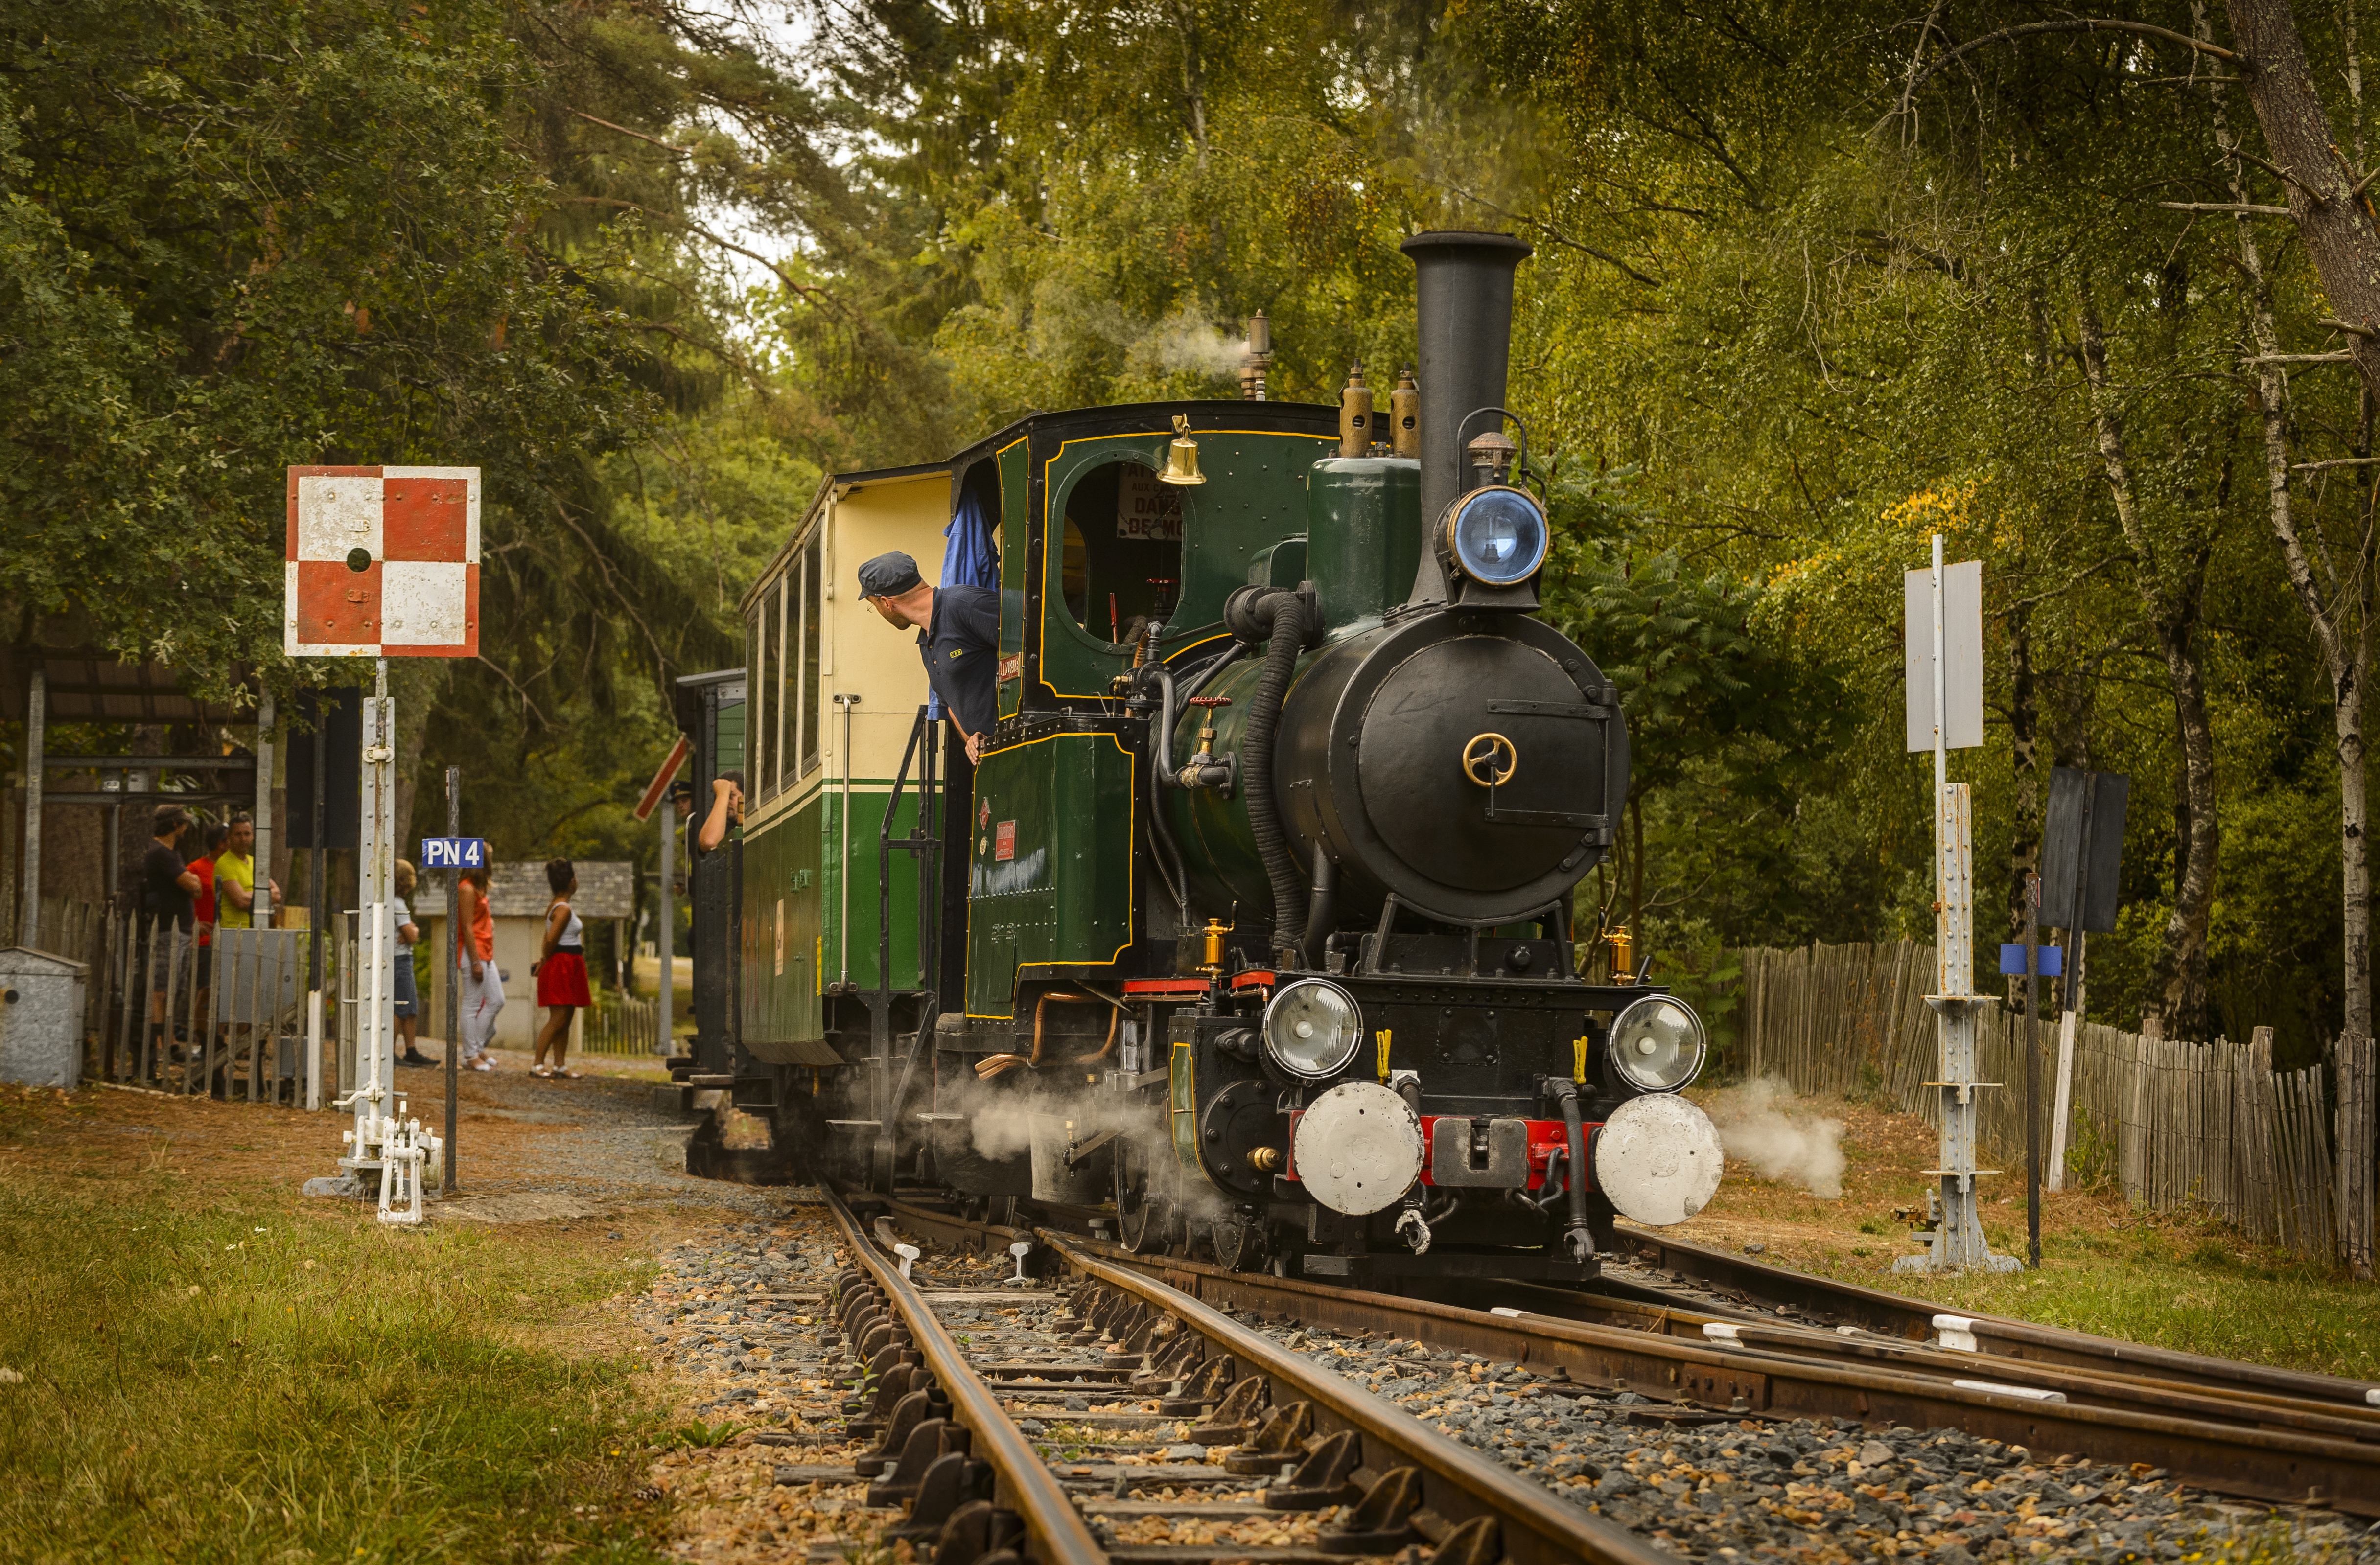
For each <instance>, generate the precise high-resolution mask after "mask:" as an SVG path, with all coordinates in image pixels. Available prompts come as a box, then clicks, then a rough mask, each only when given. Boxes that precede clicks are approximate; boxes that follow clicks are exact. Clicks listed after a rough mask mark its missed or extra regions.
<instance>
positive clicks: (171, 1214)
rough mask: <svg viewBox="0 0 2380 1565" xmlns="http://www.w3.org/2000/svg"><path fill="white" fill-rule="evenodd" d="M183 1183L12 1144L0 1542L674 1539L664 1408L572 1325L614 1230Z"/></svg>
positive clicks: (4, 1114) (87, 1553)
mask: <svg viewBox="0 0 2380 1565" xmlns="http://www.w3.org/2000/svg"><path fill="white" fill-rule="evenodd" d="M58 1101H59V1100H57V1099H55V1098H53V1099H52V1104H51V1105H43V1106H39V1107H41V1108H50V1107H52V1106H55V1105H56V1104H57V1103H58ZM36 1108H37V1106H36V1105H34V1104H32V1103H30V1102H29V1101H28V1100H27V1098H21V1097H19V1098H15V1100H14V1101H12V1102H9V1103H5V1104H0V1110H5V1111H0V1129H5V1130H6V1131H7V1132H10V1133H14V1132H16V1131H18V1130H20V1129H21V1128H22V1126H23V1124H24V1122H25V1120H26V1118H27V1117H28V1111H29V1110H36ZM268 1111H269V1110H268ZM67 1112H71V1110H67ZM41 1117H42V1118H49V1117H50V1115H49V1114H48V1113H42V1115H41ZM12 1122H13V1123H12ZM8 1138H9V1139H15V1138H16V1137H15V1134H10V1135H9V1137H8ZM181 1183H182V1182H181V1181H180V1180H179V1179H178V1178H177V1177H176V1175H175V1174H174V1173H173V1172H171V1171H164V1170H151V1171H144V1172H143V1173H142V1174H141V1175H140V1176H139V1177H137V1178H124V1177H113V1178H95V1177H91V1175H89V1174H87V1173H75V1174H66V1175H60V1174H58V1173H56V1172H55V1171H44V1170H43V1169H42V1168H41V1167H39V1166H35V1165H32V1164H30V1163H29V1162H28V1161H27V1160H26V1159H10V1160H9V1161H8V1163H7V1165H6V1167H4V1168H0V1366H5V1367H6V1369H8V1370H10V1371H13V1372H15V1373H16V1374H17V1375H18V1376H21V1377H22V1378H21V1379H17V1380H12V1381H8V1382H7V1383H6V1384H0V1471H5V1472H6V1473H7V1474H9V1482H8V1483H7V1484H6V1485H5V1486H0V1539H6V1543H5V1545H0V1554H5V1555H6V1557H7V1558H8V1559H23V1560H41V1561H48V1560H78V1561H80V1560H92V1559H107V1560H118V1559H121V1560H146V1559H158V1560H164V1559H173V1560H209V1559H243V1560H273V1561H283V1560H289V1561H295V1560H304V1559H318V1560H326V1561H328V1560H337V1561H342V1562H364V1561H378V1560H383V1559H386V1560H390V1561H395V1560H400V1559H401V1560H407V1561H414V1560H422V1559H453V1560H472V1561H481V1560H525V1561H526V1560H543V1559H549V1558H552V1557H553V1556H556V1555H559V1554H562V1553H565V1552H567V1553H568V1554H569V1555H570V1556H571V1558H573V1559H580V1560H603V1561H623V1562H625V1561H641V1560H656V1559H661V1558H662V1555H661V1553H660V1542H661V1535H662V1522H663V1514H662V1507H661V1506H660V1505H659V1504H658V1503H657V1502H656V1500H654V1499H653V1498H648V1497H647V1496H646V1495H644V1494H641V1493H640V1492H639V1491H640V1489H641V1486H643V1485H644V1483H645V1481H646V1480H645V1476H644V1468H645V1462H644V1460H643V1458H642V1455H641V1448H642V1447H643V1446H645V1445H646V1444H648V1443H651V1442H653V1441H655V1440H658V1439H659V1438H662V1425H661V1423H660V1414H659V1413H658V1412H657V1411H656V1410H654V1409H652V1408H650V1406H648V1405H646V1404H645V1403H644V1402H643V1401H641V1400H640V1399H639V1397H638V1395H637V1392H636V1391H635V1389H634V1387H635V1383H636V1382H635V1378H634V1376H635V1369H634V1366H633V1365H631V1364H630V1363H629V1362H628V1360H627V1358H626V1356H625V1355H624V1354H622V1355H607V1354H603V1353H592V1354H590V1353H584V1352H574V1351H569V1350H570V1349H572V1348H576V1347H578V1346H580V1345H581V1344H580V1343H579V1341H577V1340H576V1339H577V1338H578V1337H580V1336H583V1334H584V1322H583V1315H582V1312H583V1311H584V1310H585V1309H586V1308H587V1306H589V1305H591V1304H594V1303H595V1302H597V1301H599V1300H601V1299H604V1298H608V1297H610V1296H612V1295H613V1294H616V1293H618V1292H621V1291H622V1289H623V1288H624V1287H629V1286H640V1285H641V1284H642V1282H643V1281H644V1272H643V1269H642V1268H638V1267H636V1266H633V1265H630V1264H625V1262H624V1259H623V1257H622V1256H621V1254H620V1249H621V1247H619V1246H612V1245H601V1244H599V1245H594V1246H589V1245H588V1244H587V1243H586V1239H585V1236H584V1235H583V1234H582V1235H576V1236H573V1235H568V1234H561V1233H557V1234H551V1235H547V1234H540V1233H534V1232H525V1231H506V1230H485V1229H477V1228H466V1227H463V1226H461V1225H457V1226H456V1227H455V1228H451V1229H450V1228H443V1227H440V1228H432V1229H429V1230H425V1231H418V1232H395V1231H384V1230H382V1229H380V1228H379V1227H378V1225H377V1224H375V1223H374V1222H373V1221H372V1220H371V1217H370V1213H369V1212H366V1211H361V1210H359V1209H358V1208H356V1207H349V1206H346V1205H336V1206H334V1204H331V1203H323V1202H315V1203H303V1202H302V1201H301V1200H300V1199H299V1198H297V1197H295V1196H293V1195H292V1194H291V1193H290V1192H289V1190H288V1189H287V1187H286V1186H285V1185H279V1184H276V1185H275V1186H273V1187H272V1188H269V1189H262V1190H255V1191H252V1192H250V1193H244V1194H243V1193H235V1192H226V1191H225V1190H223V1189H222V1188H220V1187H218V1188H216V1189H214V1190H212V1191H210V1192H209V1193H208V1194H207V1195H204V1196H203V1197H195V1196H192V1195H188V1194H185V1193H184V1192H183V1191H182V1190H181V1189H180V1188H179V1187H180V1185H181ZM0 1378H5V1377H0Z"/></svg>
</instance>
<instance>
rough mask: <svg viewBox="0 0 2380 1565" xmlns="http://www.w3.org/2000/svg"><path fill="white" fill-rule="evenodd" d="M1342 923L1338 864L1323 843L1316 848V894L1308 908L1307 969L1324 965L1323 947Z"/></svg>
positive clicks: (1306, 933) (1306, 905) (1317, 844)
mask: <svg viewBox="0 0 2380 1565" xmlns="http://www.w3.org/2000/svg"><path fill="white" fill-rule="evenodd" d="M1338 922H1339V861H1338V860H1337V859H1334V858H1332V857H1331V856H1330V851H1329V850H1328V849H1326V848H1325V847H1324V846H1323V845H1322V844H1321V843H1315V844H1314V894H1313V896H1312V897H1311V898H1310V899H1309V900H1308V901H1307V903H1306V904H1305V948H1304V955H1305V964H1306V965H1307V966H1308V967H1319V966H1321V965H1322V945H1323V942H1324V941H1326V940H1329V939H1330V931H1331V928H1332V927H1333V926H1335V925H1336V924H1337V923H1338Z"/></svg>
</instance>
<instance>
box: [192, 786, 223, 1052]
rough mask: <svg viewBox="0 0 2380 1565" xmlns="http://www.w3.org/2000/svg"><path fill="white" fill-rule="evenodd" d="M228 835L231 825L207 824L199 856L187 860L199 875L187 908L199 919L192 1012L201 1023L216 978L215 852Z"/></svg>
mask: <svg viewBox="0 0 2380 1565" xmlns="http://www.w3.org/2000/svg"><path fill="white" fill-rule="evenodd" d="M230 836H231V828H230V827H228V826H225V825H224V824H223V823H222V822H220V821H218V822H216V823H215V824H214V825H212V826H210V827H208V828H207V832H206V838H205V843H206V845H205V847H204V848H202V849H201V850H200V854H199V856H198V857H196V858H194V859H192V860H190V862H189V863H188V866H186V867H187V868H188V870H189V872H190V873H191V874H193V875H195V876H197V877H198V878H199V889H198V892H197V894H196V895H194V896H192V897H191V898H190V909H191V911H192V912H193V913H194V914H195V915H196V916H197V917H198V921H199V928H198V934H199V970H198V973H197V976H196V982H197V984H198V990H199V992H198V1009H197V1011H196V1013H195V1014H197V1015H198V1016H199V1017H200V1018H201V1019H202V1021H201V1025H204V1021H205V1020H206V1019H211V1018H212V1013H211V1012H210V1011H209V1010H208V1002H209V1001H210V999H211V995H210V991H211V990H212V989H213V988H214V980H215V970H214V961H213V959H214V952H213V950H212V947H213V945H214V943H215V855H217V854H219V853H221V852H223V846H224V843H225V840H227V839H228V838H229V837H230Z"/></svg>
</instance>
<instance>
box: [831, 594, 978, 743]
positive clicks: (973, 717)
mask: <svg viewBox="0 0 2380 1565" xmlns="http://www.w3.org/2000/svg"><path fill="white" fill-rule="evenodd" d="M859 592H860V596H861V597H863V598H865V599H867V600H868V607H869V608H871V609H874V610H875V611H876V613H878V614H879V615H880V616H881V617H882V619H883V621H884V623H885V624H887V625H892V627H893V628H895V629H896V630H897V629H902V628H905V627H909V626H915V627H916V628H917V656H918V657H920V658H922V659H924V660H925V663H926V679H927V682H928V683H929V684H930V685H933V687H934V694H935V695H936V696H938V697H940V698H941V703H942V710H944V711H946V712H948V713H949V714H950V719H951V726H952V727H953V728H955V729H957V730H958V731H959V735H960V737H962V738H964V739H965V741H966V753H967V759H969V760H971V761H972V760H980V759H981V758H982V755H983V746H984V744H985V742H986V741H987V740H989V739H990V737H991V730H992V725H993V724H994V723H996V722H999V721H1000V703H999V689H1000V593H999V591H998V589H996V588H990V587H928V586H927V585H926V583H925V578H923V577H922V576H918V574H917V561H915V560H913V559H911V558H910V557H909V556H908V555H906V554H904V553H902V552H900V551H898V550H894V551H893V552H892V553H890V554H879V555H877V556H876V558H874V559H872V560H870V561H868V563H867V564H863V565H861V566H860V567H859Z"/></svg>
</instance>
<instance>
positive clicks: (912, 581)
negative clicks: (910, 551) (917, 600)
mask: <svg viewBox="0 0 2380 1565" xmlns="http://www.w3.org/2000/svg"><path fill="white" fill-rule="evenodd" d="M924 579H925V578H924V577H923V576H919V575H918V574H917V561H915V560H912V559H911V558H909V556H908V555H906V554H904V553H902V552H901V551H899V550H898V549H895V550H894V551H892V552H891V553H890V554H879V555H878V556H876V558H874V559H873V560H870V561H868V563H867V564H863V565H861V566H860V567H859V590H860V593H861V595H862V596H864V597H868V598H898V597H900V596H901V594H903V593H904V592H906V591H908V590H909V589H910V588H913V587H916V586H917V585H919V584H920V583H921V582H923V581H924Z"/></svg>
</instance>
